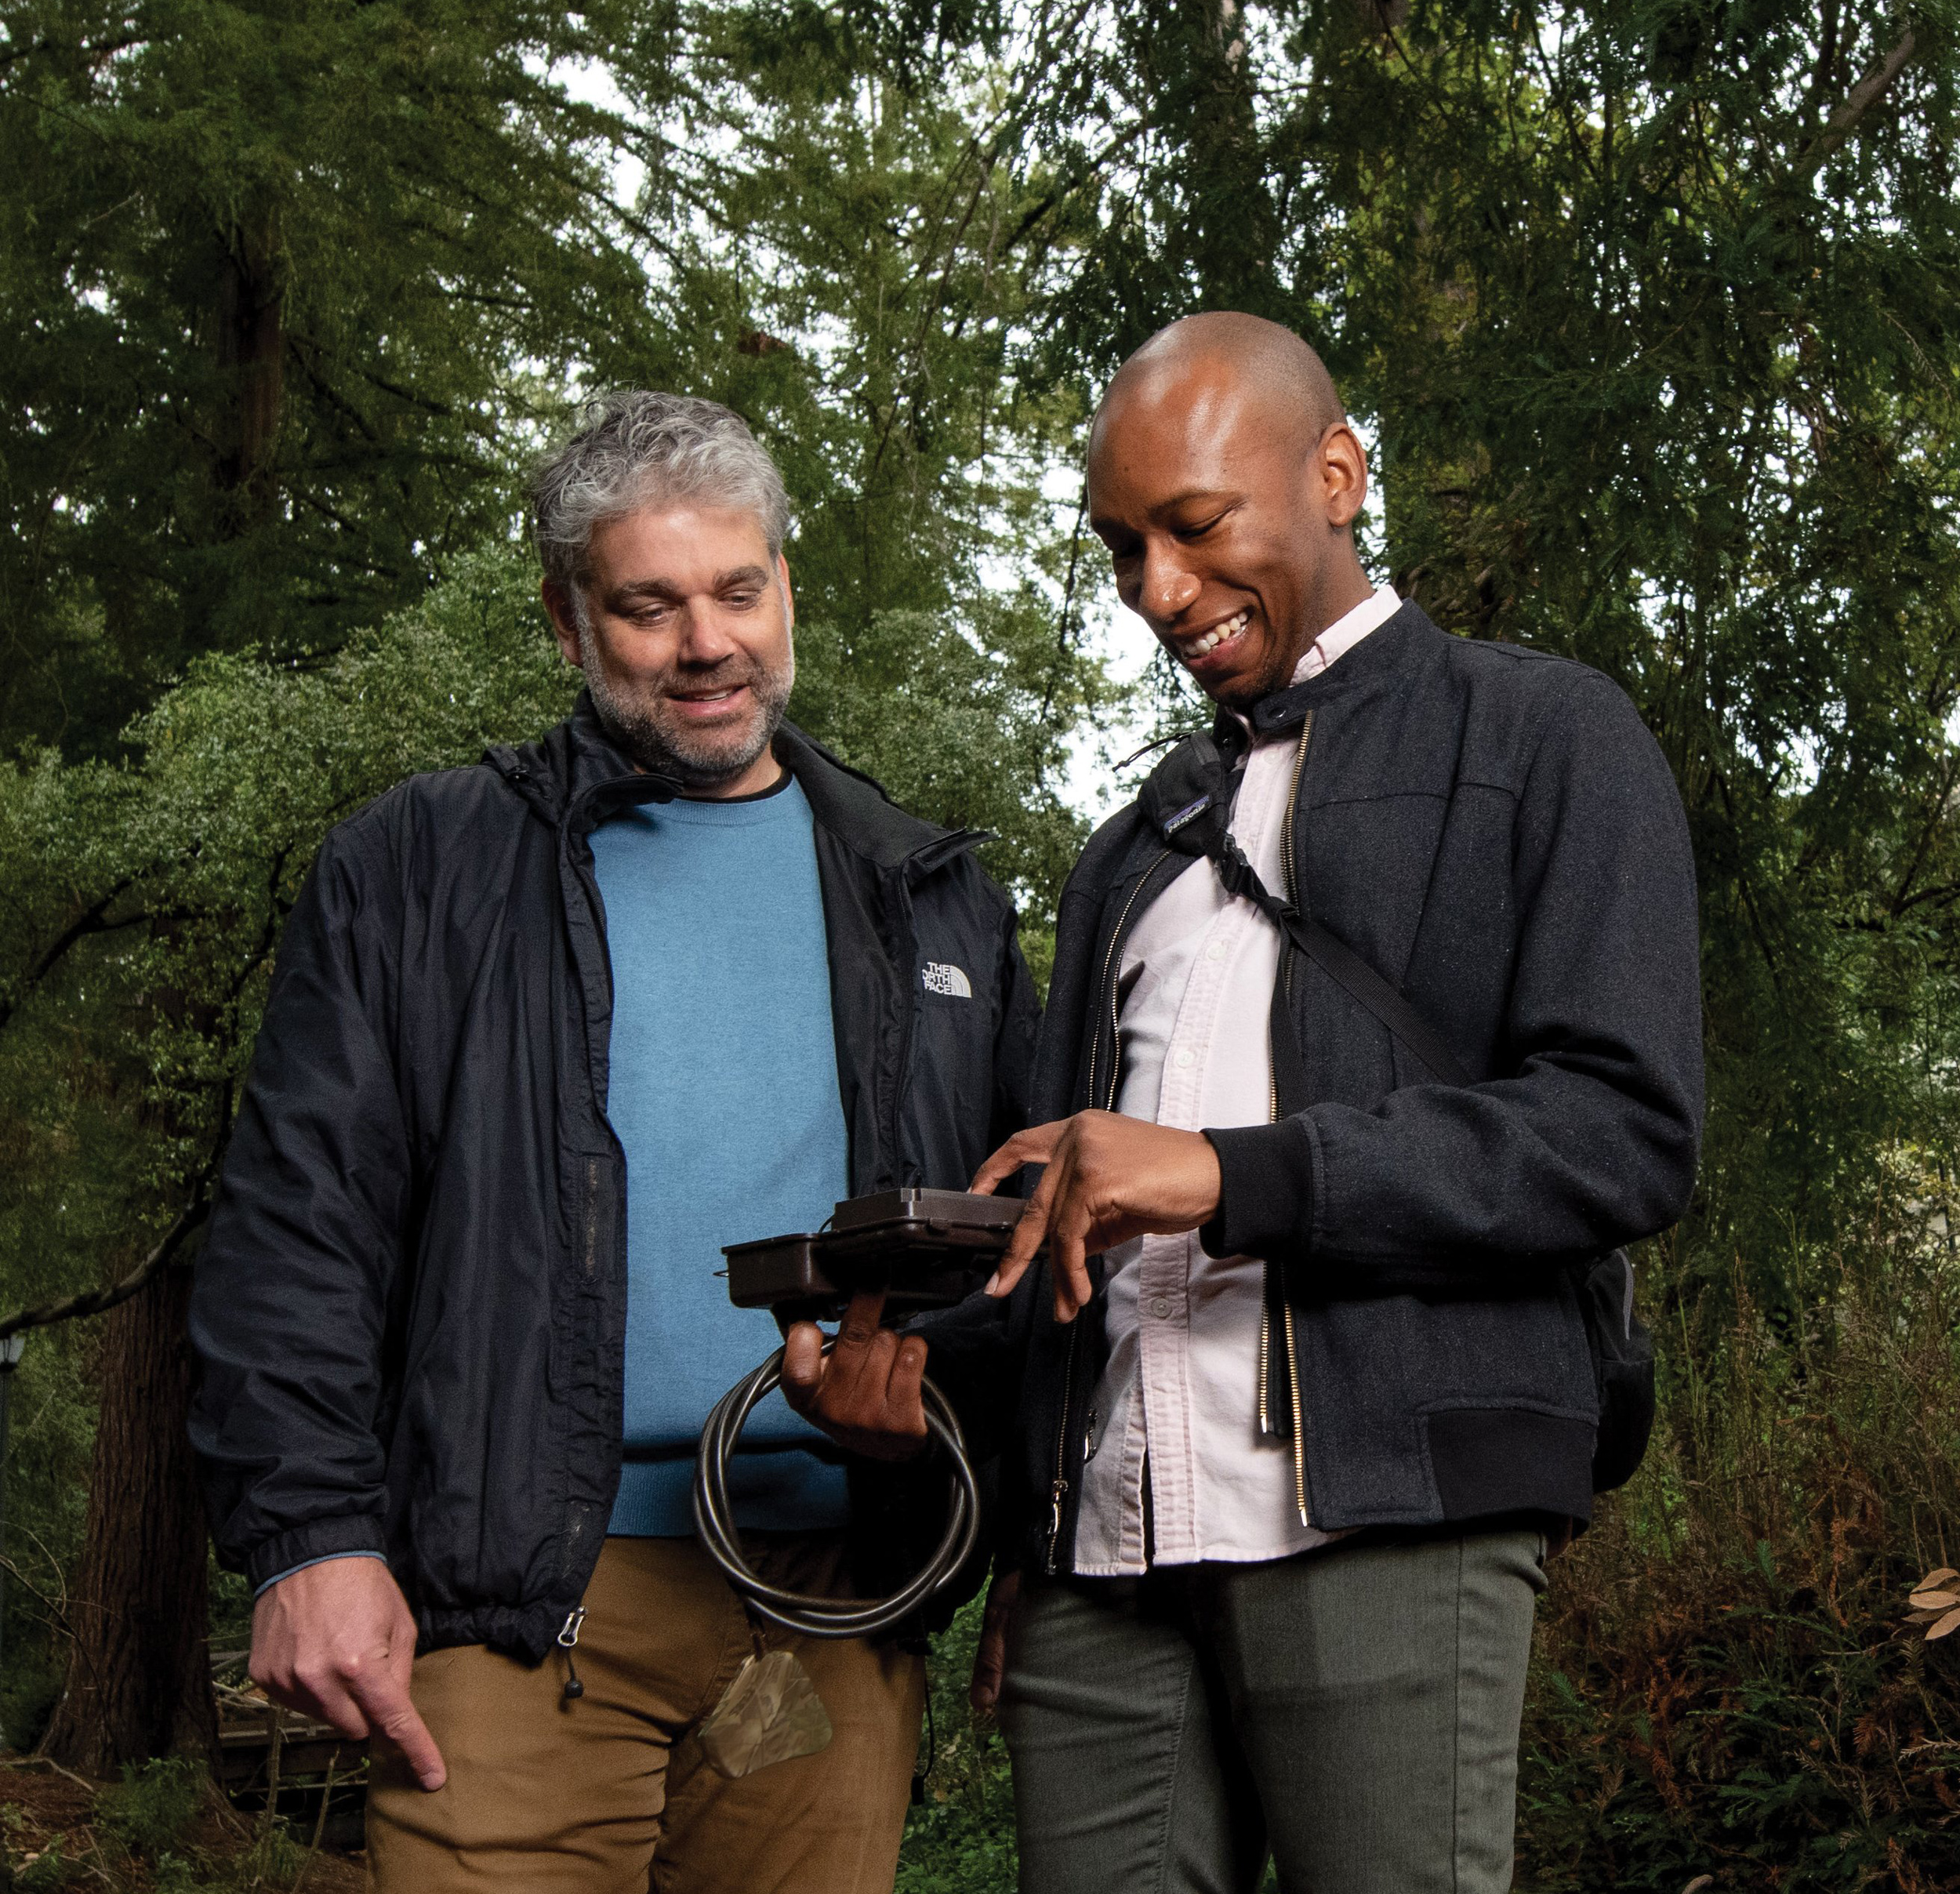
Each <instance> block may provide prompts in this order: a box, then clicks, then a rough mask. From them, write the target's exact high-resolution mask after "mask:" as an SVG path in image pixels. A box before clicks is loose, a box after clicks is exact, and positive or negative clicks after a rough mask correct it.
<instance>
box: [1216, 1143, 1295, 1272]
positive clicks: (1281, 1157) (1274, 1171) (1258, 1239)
mask: <svg viewBox="0 0 1960 1894" xmlns="http://www.w3.org/2000/svg"><path fill="white" fill-rule="evenodd" d="M1204 1135H1205V1136H1206V1137H1208V1138H1209V1139H1210V1141H1211V1148H1212V1149H1213V1150H1214V1151H1215V1152H1218V1212H1217V1214H1215V1215H1214V1217H1212V1218H1211V1220H1210V1222H1208V1223H1207V1224H1204V1225H1202V1226H1201V1227H1200V1229H1199V1231H1198V1241H1199V1243H1200V1244H1201V1245H1203V1249H1204V1253H1205V1254H1206V1255H1207V1256H1213V1257H1227V1256H1257V1257H1272V1256H1274V1255H1275V1254H1278V1253H1279V1252H1280V1251H1282V1250H1294V1251H1296V1252H1297V1251H1298V1250H1304V1249H1305V1247H1306V1246H1307V1239H1308V1236H1309V1235H1310V1234H1311V1233H1312V1228H1313V1158H1312V1149H1311V1147H1310V1145H1309V1144H1308V1140H1307V1136H1306V1127H1305V1126H1304V1125H1303V1124H1301V1123H1299V1122H1298V1120H1297V1119H1281V1120H1280V1121H1279V1123H1277V1124H1262V1125H1240V1126H1237V1127H1233V1128H1232V1129H1231V1130H1223V1131H1207V1132H1206V1133H1205V1134H1204Z"/></svg>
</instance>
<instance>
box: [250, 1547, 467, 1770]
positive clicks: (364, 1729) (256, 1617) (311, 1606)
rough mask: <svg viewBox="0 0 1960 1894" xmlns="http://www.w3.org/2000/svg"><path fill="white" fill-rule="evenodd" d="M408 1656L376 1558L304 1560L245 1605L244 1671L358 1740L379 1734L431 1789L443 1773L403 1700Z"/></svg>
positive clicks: (272, 1693)
mask: <svg viewBox="0 0 1960 1894" xmlns="http://www.w3.org/2000/svg"><path fill="white" fill-rule="evenodd" d="M415 1656H416V1621H415V1617H414V1614H413V1613H411V1612H410V1610H409V1609H408V1601H407V1599H405V1598H403V1597H402V1595H401V1587H400V1586H399V1585H397V1584H396V1583H395V1582H394V1575H393V1574H392V1573H390V1571H389V1569H388V1568H387V1566H386V1565H384V1564H383V1562H382V1561H381V1560H379V1558H351V1557H350V1558H328V1559H325V1560H323V1561H322V1562H321V1563H320V1564H318V1565H317V1566H305V1567H303V1568H302V1569H300V1570H299V1571H297V1572H294V1573H289V1575H288V1576H287V1577H285V1578H282V1579H281V1580H279V1582H278V1584H276V1585H274V1586H273V1587H271V1589H270V1591H265V1592H263V1593H262V1594H260V1598H259V1602H257V1604H256V1605H255V1606H252V1660H251V1670H252V1681H253V1682H255V1683H256V1684H258V1685H260V1687H261V1688H262V1689H263V1690H264V1691H265V1693H266V1694H267V1696H269V1697H270V1698H271V1699H272V1700H274V1702H275V1703H281V1704H285V1705H286V1707H288V1708H289V1709H292V1710H297V1711H299V1712H300V1713H301V1714H303V1715H306V1716H310V1717H315V1718H318V1719H319V1720H320V1721H321V1722H325V1723H331V1724H332V1725H333V1726H334V1728H335V1729H337V1730H339V1732H340V1733H341V1734H342V1735H343V1736H351V1737H352V1738H354V1740H355V1741H357V1742H358V1741H359V1740H361V1738H363V1737H365V1736H368V1735H371V1734H372V1735H374V1736H383V1737H385V1738H387V1740H388V1741H390V1742H391V1743H395V1744H396V1745H397V1746H398V1747H400V1749H401V1753H402V1754H403V1755H404V1756H405V1757H406V1758H408V1766H409V1767H410V1768H411V1769H413V1770H414V1771H415V1773H416V1780H417V1781H418V1782H419V1783H421V1784H422V1786H423V1788H425V1789H439V1788H441V1787H442V1785H443V1783H445V1782H446V1781H447V1780H448V1773H449V1772H448V1769H446V1768H445V1766H444V1764H443V1761H442V1753H441V1751H440V1750H438V1749H437V1747H436V1740H435V1738H434V1736H430V1734H429V1726H428V1725H426V1723H424V1722H423V1720H422V1718H421V1717H420V1716H419V1714H417V1713H416V1707H415V1705H414V1704H412V1703H411V1702H410V1701H409V1699H408V1677H409V1674H410V1672H411V1671H412V1670H413V1668H414V1667H415Z"/></svg>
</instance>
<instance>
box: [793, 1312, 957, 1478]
mask: <svg viewBox="0 0 1960 1894" xmlns="http://www.w3.org/2000/svg"><path fill="white" fill-rule="evenodd" d="M883 1312H884V1290H882V1289H877V1290H865V1291H863V1292H862V1294H858V1295H855V1296H853V1297H851V1306H850V1308H848V1309H847V1310H845V1311H844V1322H843V1324H842V1326H840V1327H839V1329H838V1330H837V1344H836V1345H835V1346H834V1347H833V1348H832V1349H831V1351H830V1352H829V1354H828V1355H826V1354H825V1353H824V1352H823V1330H822V1329H820V1328H818V1326H817V1325H816V1324H815V1323H814V1322H799V1323H797V1324H796V1325H795V1326H794V1327H793V1328H792V1329H791V1330H790V1331H789V1340H788V1341H786V1343H785V1344H783V1351H782V1398H783V1399H785V1400H786V1401H787V1402H789V1405H790V1406H792V1407H793V1408H794V1409H795V1410H797V1413H800V1414H801V1415H802V1416H803V1417H804V1419H805V1420H806V1421H813V1422H815V1424H816V1425H817V1426H818V1427H820V1428H822V1429H823V1431H825V1432H826V1434H828V1435H829V1436H830V1438H831V1439H833V1440H834V1441H836V1442H837V1444H838V1445H839V1446H841V1447H844V1448H846V1449H848V1450H849V1451H850V1452H851V1453H862V1454H863V1455H865V1456H866V1457H867V1458H868V1459H871V1460H911V1459H913V1458H914V1457H916V1455H918V1454H919V1453H921V1452H923V1451H924V1447H925V1444H926V1441H927V1433H926V1410H925V1402H924V1400H923V1399H921V1397H920V1392H919V1384H920V1381H922V1380H923V1379H924V1376H925V1371H926V1344H925V1343H924V1341H922V1340H920V1337H918V1336H916V1335H906V1336H900V1335H899V1334H898V1333H896V1332H895V1331H894V1330H891V1329H884V1328H880V1327H879V1326H878V1317H879V1316H880V1315H881V1314H882V1313H883Z"/></svg>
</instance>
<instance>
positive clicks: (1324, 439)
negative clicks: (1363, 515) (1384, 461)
mask: <svg viewBox="0 0 1960 1894" xmlns="http://www.w3.org/2000/svg"><path fill="white" fill-rule="evenodd" d="M1316 459H1317V460H1318V462H1319V475H1320V491H1321V493H1322V495H1323V496H1324V502H1325V505H1326V507H1327V524H1329V525H1330V526H1331V527H1333V528H1334V529H1335V531H1336V532H1340V531H1342V530H1345V528H1348V527H1350V526H1352V525H1353V524H1354V522H1355V518H1356V515H1357V514H1358V513H1359V512H1360V511H1361V506H1362V503H1363V501H1364V500H1366V499H1367V497H1368V455H1367V450H1366V449H1365V448H1363V446H1362V444H1361V442H1360V440H1359V437H1358V436H1357V435H1356V433H1355V431H1354V430H1353V429H1352V427H1350V426H1348V423H1346V422H1345V421H1337V422H1335V423H1334V425H1333V426H1331V427H1330V428H1329V429H1328V430H1327V432H1326V433H1325V434H1323V435H1322V436H1321V437H1320V447H1319V452H1318V454H1317V455H1316Z"/></svg>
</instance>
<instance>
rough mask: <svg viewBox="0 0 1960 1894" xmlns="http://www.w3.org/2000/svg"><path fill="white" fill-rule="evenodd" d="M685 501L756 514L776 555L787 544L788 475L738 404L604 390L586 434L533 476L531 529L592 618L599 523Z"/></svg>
mask: <svg viewBox="0 0 1960 1894" xmlns="http://www.w3.org/2000/svg"><path fill="white" fill-rule="evenodd" d="M684 500H695V501H707V502H710V503H713V504H717V505H720V506H728V507H731V508H734V509H736V510H739V511H742V512H746V513H753V514H754V515H755V516H756V518H757V520H758V521H760V524H761V526H762V530H763V533H764V536H765V537H766V538H767V539H768V542H769V557H771V559H773V558H775V556H776V554H777V553H779V552H781V551H782V542H783V539H784V537H785V535H786V534H787V533H788V532H789V495H788V493H786V492H785V491H784V489H783V484H782V474H780V473H779V472H778V471H777V470H776V463H775V462H774V461H773V460H771V459H770V458H769V453H768V449H767V448H764V446H763V444H762V443H761V442H760V441H758V440H757V438H756V437H755V436H754V435H753V434H751V433H750V431H749V424H748V423H746V421H744V420H743V419H742V417H741V415H739V414H737V413H736V412H735V410H734V409H733V408H724V407H723V406H722V405H721V404H720V402H719V401H701V400H699V399H698V398H697V397H695V396H693V395H689V394H655V393H654V392H652V391H651V390H647V389H643V388H624V389H616V390H613V391H612V393H610V394H602V395H600V396H598V397H596V398H595V399H594V400H593V401H590V402H589V403H587V405H586V408H585V410H584V412H583V415H581V417H580V420H579V430H578V432H577V433H576V434H574V435H573V436H572V438H571V439H570V440H569V441H566V442H565V443H564V445H563V446H561V447H560V448H558V449H557V451H556V452H554V454H552V455H551V456H550V459H547V460H546V462H545V463H543V465H542V466H540V467H539V469H538V470H537V472H536V473H535V474H533V475H532V479H531V532H532V539H533V540H534V541H535V542H536V545H537V548H538V557H539V559H540V560H542V561H543V564H544V575H545V577H546V579H548V580H549V581H550V582H552V583H553V584H554V585H555V586H558V587H560V588H561V590H563V591H564V593H566V594H567V595H568V597H569V598H570V600H572V604H573V606H574V608H575V610H576V611H578V612H579V615H580V617H581V619H583V614H584V609H585V600H584V597H583V586H584V585H585V582H586V580H587V579H589V578H590V576H591V575H590V571H589V570H588V568H587V564H586V553H587V552H588V550H590V546H591V543H592V529H593V527H595V526H596V525H597V524H598V523H599V522H600V521H601V520H606V519H611V518H613V517H615V516H617V515H618V514H619V513H630V512H632V511H633V510H634V509H636V508H637V507H641V506H659V505H662V504H673V503H677V502H680V501H684Z"/></svg>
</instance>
